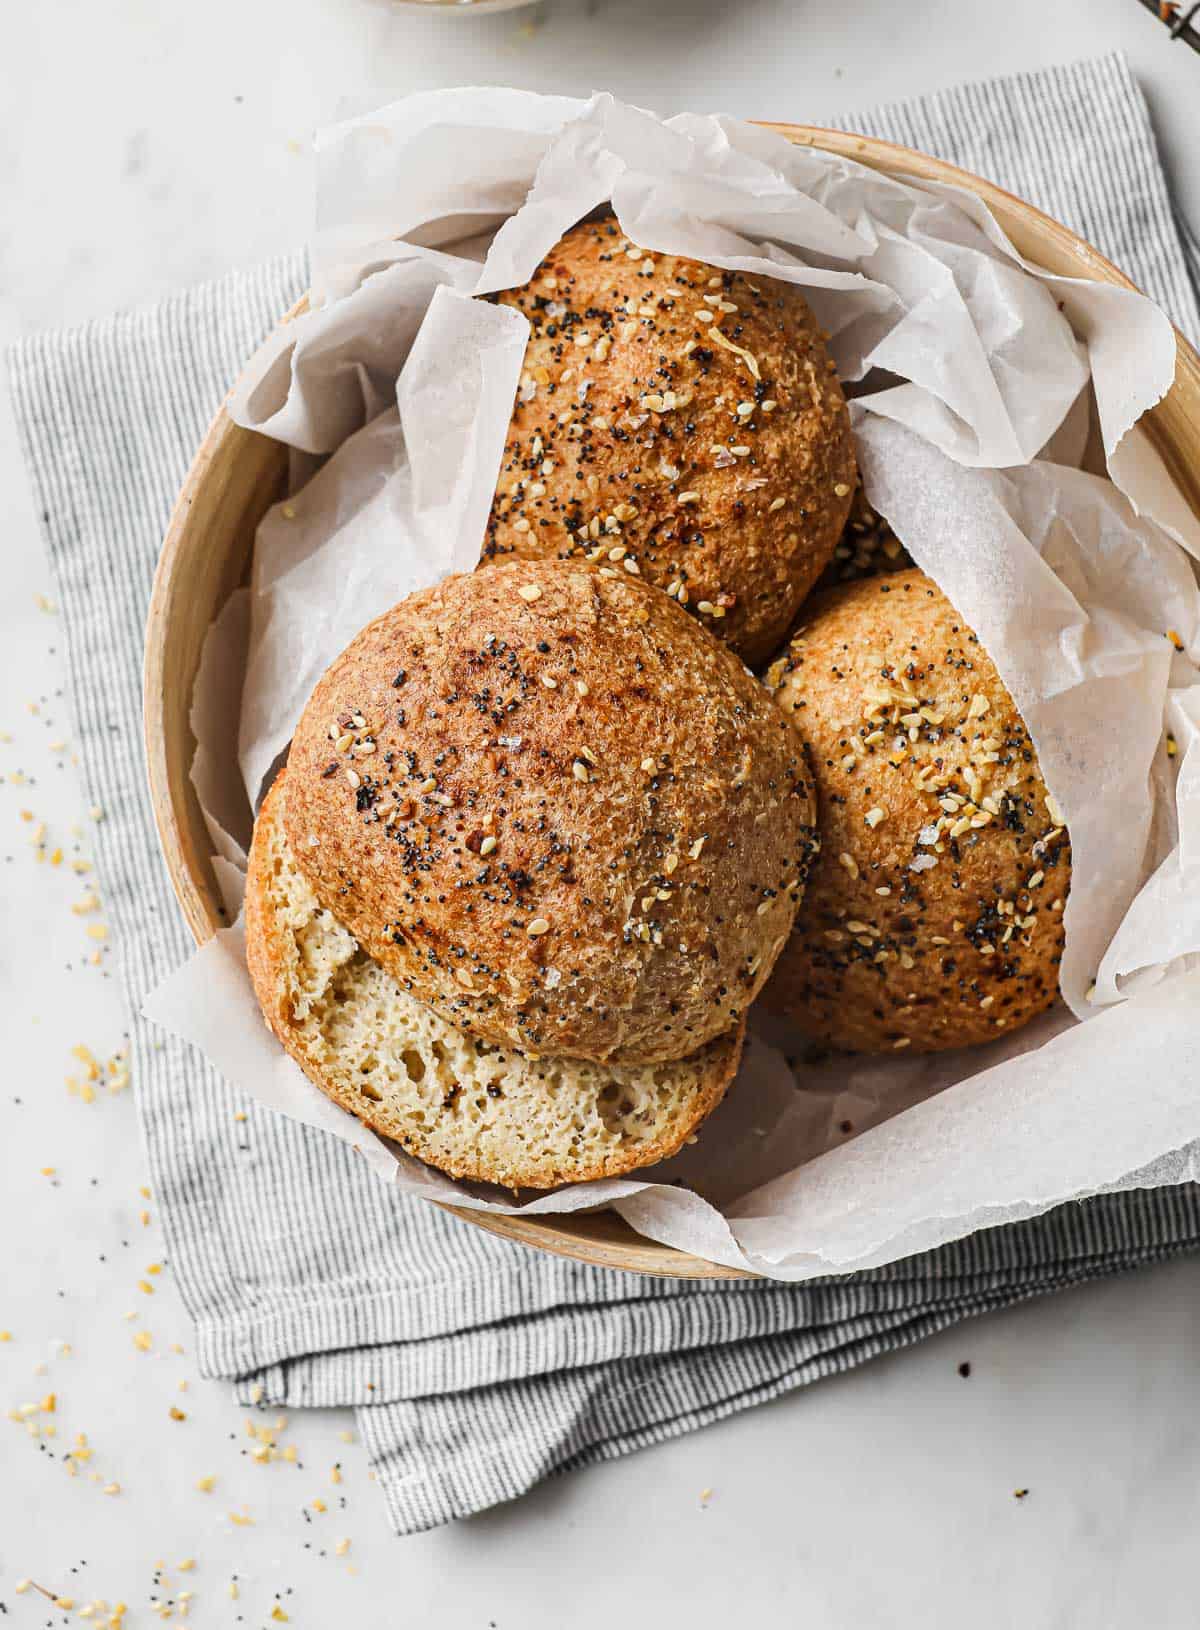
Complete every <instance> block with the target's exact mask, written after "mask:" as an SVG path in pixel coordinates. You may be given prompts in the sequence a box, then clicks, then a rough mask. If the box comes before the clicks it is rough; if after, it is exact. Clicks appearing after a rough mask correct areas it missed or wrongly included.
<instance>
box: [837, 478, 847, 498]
mask: <svg viewBox="0 0 1200 1630" xmlns="http://www.w3.org/2000/svg"><path fill="white" fill-rule="evenodd" d="M833 495H834V497H835V498H848V497H849V496H850V488H849V487H848V486H847V485H846V483H845V482H844V481H835V482H834V485H833Z"/></svg>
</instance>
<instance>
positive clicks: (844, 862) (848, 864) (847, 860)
mask: <svg viewBox="0 0 1200 1630" xmlns="http://www.w3.org/2000/svg"><path fill="white" fill-rule="evenodd" d="M838 865H839V866H841V867H842V868H843V870H844V871H847V872H849V874H850V876H851V877H857V876H858V862H857V861H856V860H855V858H854V856H853V855H848V854H846V853H845V851H844V850H843V852H842V853H841V854H840V855H839V856H838Z"/></svg>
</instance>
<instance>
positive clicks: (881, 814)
mask: <svg viewBox="0 0 1200 1630" xmlns="http://www.w3.org/2000/svg"><path fill="white" fill-rule="evenodd" d="M863 819H864V820H865V821H866V823H867V825H868V826H869V827H872V828H874V827H876V826H878V825H879V823H880V821H883V820H886V819H887V811H886V810H883V809H880V807H879V805H878V804H876V805H875V807H874V808H873V809H869V810H868V811H867V813H866V814H865V815H864V816H863Z"/></svg>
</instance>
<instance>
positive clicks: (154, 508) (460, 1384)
mask: <svg viewBox="0 0 1200 1630" xmlns="http://www.w3.org/2000/svg"><path fill="white" fill-rule="evenodd" d="M795 111H796V112H797V113H798V114H799V115H800V116H801V117H802V116H803V111H804V110H803V109H802V108H801V109H797V110H795ZM843 123H844V126H845V127H847V128H857V129H860V130H864V131H866V132H869V133H871V134H874V135H879V136H883V137H885V138H887V139H889V140H892V141H898V142H903V143H906V144H908V145H911V146H914V147H920V148H924V149H925V150H926V151H929V152H933V153H937V154H940V155H942V156H945V157H947V158H950V159H953V160H955V161H957V162H959V163H961V164H964V165H965V166H967V167H968V168H970V169H973V170H976V171H978V172H980V173H981V174H983V175H986V176H988V177H990V178H992V179H994V180H996V181H999V182H1001V183H1002V184H1004V185H1006V186H1008V187H1010V188H1011V189H1012V190H1013V191H1015V192H1018V193H1021V194H1023V195H1024V196H1026V197H1028V198H1030V199H1032V200H1034V201H1035V202H1037V203H1039V204H1040V205H1042V207H1043V208H1045V209H1047V210H1048V211H1049V212H1050V213H1052V214H1054V215H1056V216H1058V217H1059V218H1060V219H1062V220H1064V221H1066V222H1067V223H1068V224H1069V225H1071V226H1073V227H1075V228H1076V229H1077V230H1078V231H1080V232H1081V233H1082V234H1083V235H1084V236H1085V237H1087V238H1089V239H1090V240H1091V241H1092V242H1094V243H1096V244H1097V245H1098V246H1099V247H1100V248H1101V249H1103V250H1104V251H1105V252H1106V253H1107V254H1108V255H1110V256H1111V258H1112V259H1114V260H1115V261H1116V262H1117V263H1118V264H1120V265H1121V266H1123V267H1124V268H1126V269H1127V270H1128V271H1129V273H1130V274H1131V275H1132V276H1133V277H1134V279H1135V280H1136V281H1137V282H1138V283H1139V284H1140V285H1141V286H1142V287H1143V288H1144V289H1146V290H1147V291H1148V292H1149V293H1150V294H1152V295H1153V296H1154V297H1155V298H1156V299H1158V300H1159V301H1160V302H1161V303H1162V304H1163V305H1164V306H1165V307H1166V308H1167V310H1168V311H1170V313H1171V314H1172V316H1173V317H1174V318H1175V320H1176V322H1177V323H1178V324H1179V326H1180V327H1181V328H1182V329H1183V330H1184V331H1185V332H1186V333H1188V334H1189V335H1190V336H1192V337H1197V336H1200V311H1198V307H1197V298H1196V288H1195V284H1194V281H1192V280H1191V279H1190V278H1189V271H1188V266H1189V261H1188V253H1187V251H1186V250H1185V248H1184V245H1183V242H1182V240H1181V236H1180V232H1179V230H1178V229H1177V226H1176V223H1175V221H1174V220H1173V218H1172V213H1171V204H1170V200H1169V198H1168V195H1167V191H1166V187H1165V184H1164V181H1163V176H1162V172H1161V170H1160V167H1159V163H1158V159H1157V156H1156V152H1155V147H1154V140H1153V136H1152V133H1151V129H1150V125H1149V121H1148V117H1147V113H1146V108H1145V105H1144V103H1143V100H1142V97H1141V95H1140V93H1139V91H1138V89H1137V87H1136V86H1135V85H1134V83H1133V82H1132V80H1131V78H1130V76H1129V73H1128V71H1127V69H1126V67H1125V65H1124V63H1123V62H1122V61H1121V60H1120V59H1118V58H1107V59H1104V60H1101V61H1098V62H1091V63H1084V64H1080V65H1076V66H1072V67H1066V68H1062V69H1057V70H1053V71H1051V72H1048V73H1041V74H1037V75H1030V76H1022V77H1019V78H1016V79H1011V80H1006V81H1003V82H999V83H995V84H990V85H982V86H976V87H972V88H969V89H966V90H960V91H954V92H950V93H946V94H942V95H938V96H935V97H931V98H928V99H927V100H925V101H922V102H920V103H915V104H907V105H905V106H896V107H888V108H884V109H881V110H879V111H878V112H876V113H873V114H869V115H863V116H856V117H853V118H849V119H847V120H845V121H843ZM1192 256H1193V258H1192V262H1191V264H1192V266H1193V269H1194V268H1195V267H1196V266H1197V265H1198V264H1200V255H1197V254H1196V251H1195V248H1194V245H1193V246H1192ZM303 286H304V261H303V258H302V257H301V256H299V255H297V256H293V257H291V258H287V259H283V260H279V261H276V262H273V263H272V264H270V265H267V266H261V267H258V268H255V269H252V270H250V271H246V272H237V273H234V274H232V275H230V276H229V277H226V278H224V279H222V280H221V281H219V282H217V283H212V284H209V285H206V286H204V287H202V288H198V289H194V290H191V291H188V292H187V293H184V294H180V295H178V296H176V297H174V298H173V299H171V300H168V301H166V302H165V303H164V304H162V305H159V306H156V307H154V308H152V309H150V310H146V311H141V312H135V313H131V314H125V315H122V316H117V317H113V318H110V319H108V320H106V321H103V322H99V323H94V324H91V325H89V326H88V327H87V328H85V329H82V330H79V331H76V332H72V333H65V334H46V335H41V336H37V337H35V338H33V339H31V340H29V341H27V342H26V343H24V344H22V345H21V346H19V347H18V348H17V349H16V351H15V352H14V353H13V355H12V358H11V369H12V384H13V391H14V396H15V402H16V410H17V417H18V421H19V423H20V426H21V430H22V435H23V439H24V445H25V450H26V454H27V458H28V463H29V469H30V473H31V477H32V480H33V483H34V486H35V489H36V492H37V498H38V507H39V509H40V511H41V512H42V516H43V521H44V528H45V534H46V538H47V541H48V544H49V548H50V552H51V555H52V558H53V561H54V564H55V567H56V570H57V573H58V579H59V586H60V593H61V598H62V604H63V610H64V615H65V618H66V622H67V627H68V631H69V635H70V662H71V678H72V691H73V696H74V705H75V711H76V716H77V721H78V739H79V741H80V743H81V748H82V755H83V760H84V763H85V765H86V769H87V775H88V780H89V786H90V794H91V796H92V797H94V798H95V799H96V801H97V802H99V803H102V804H103V805H104V807H105V809H106V811H107V814H108V819H107V820H106V821H105V822H104V824H103V825H102V826H101V827H100V828H99V829H98V850H99V853H98V864H99V868H100V873H101V880H102V884H103V887H104V890H105V894H106V898H107V900H108V902H109V906H110V914H111V920H112V923H113V926H114V930H115V934H116V940H117V946H118V951H119V955H120V957H121V961H122V966H123V973H124V979H125V985H126V989H127V992H128V996H129V1001H130V1025H131V1030H132V1035H133V1045H134V1051H135V1077H136V1089H137V1094H138V1101H139V1105H140V1109H141V1114H142V1117H143V1121H144V1125H145V1130H146V1138H147V1144H148V1148H149V1152H150V1160H151V1166H152V1176H153V1181H154V1185H155V1189H156V1193H157V1196H158V1200H159V1206H160V1209H161V1212H162V1215H163V1219H164V1223H165V1226H166V1229H167V1235H168V1246H169V1250H170V1255H171V1259H172V1261H173V1264H174V1268H175V1272H176V1274H177V1276H178V1280H179V1284H180V1288H181V1290H182V1293H183V1296H184V1298H185V1301H186V1303H187V1306H188V1309H189V1311H190V1313H191V1315H192V1317H193V1319H194V1321H195V1324H196V1332H197V1342H196V1345H197V1350H198V1355H199V1360H200V1363H201V1366H202V1368H203V1370H204V1372H205V1373H206V1374H208V1375H211V1376H225V1377H229V1378H230V1379H232V1380H234V1381H236V1382H237V1383H238V1387H239V1390H240V1391H241V1392H242V1393H243V1394H244V1395H245V1397H246V1399H247V1400H248V1401H249V1400H251V1399H257V1400H260V1401H262V1402H263V1403H264V1404H265V1405H272V1406H276V1405H290V1406H303V1405H306V1404H307V1405H320V1404H354V1405H356V1406H357V1407H358V1410H359V1418H360V1423H361V1430H362V1434H363V1437H364V1439H365V1441H366V1443H367V1445H368V1449H369V1453H370V1456H371V1459H372V1462H373V1466H374V1469H375V1471H376V1474H377V1477H378V1480H379V1482H380V1484H381V1486H382V1488H383V1491H384V1493H385V1496H386V1498H387V1501H388V1506H389V1510H390V1513H391V1517H392V1521H393V1522H394V1524H395V1526H396V1528H397V1529H398V1530H399V1531H401V1532H412V1531H415V1530H417V1529H420V1528H424V1527H429V1526H432V1525H435V1524H437V1523H440V1522H445V1521H447V1520H448V1519H450V1518H452V1517H456V1516H462V1515H465V1514H467V1513H470V1512H473V1511H478V1510H480V1509H482V1508H484V1507H486V1506H488V1505H491V1504H493V1503H495V1502H497V1501H500V1500H505V1499H511V1498H512V1497H513V1496H515V1495H517V1494H519V1493H521V1492H522V1491H523V1490H525V1489H527V1488H529V1487H530V1486H531V1485H532V1484H533V1483H535V1482H536V1481H537V1480H538V1479H539V1478H541V1477H544V1476H546V1475H547V1474H549V1473H550V1472H554V1471H563V1470H567V1469H570V1468H572V1467H577V1466H582V1465H585V1464H587V1463H589V1462H594V1461H597V1460H603V1459H608V1458H611V1457H613V1456H616V1455H620V1454H624V1453H627V1452H628V1451H630V1450H632V1449H636V1448H639V1447H642V1446H644V1445H646V1444H651V1443H655V1442H659V1441H662V1440H663V1439H665V1438H668V1437H671V1436H674V1435H676V1434H678V1433H681V1432H685V1431H690V1430H692V1429H693V1428H695V1427H698V1426H701V1425H703V1424H705V1423H706V1422H708V1421H713V1420H717V1419H719V1418H720V1417H722V1416H724V1415H728V1414H730V1413H732V1412H734V1411H736V1410H739V1409H744V1408H746V1407H748V1406H749V1405H751V1404H754V1403H758V1402H761V1401H763V1400H765V1399H768V1398H771V1397H774V1396H776V1395H777V1394H779V1393H781V1392H783V1391H785V1390H787V1389H789V1388H792V1387H796V1386H801V1385H803V1384H805V1383H806V1382H809V1381H813V1380H816V1379H818V1378H819V1377H821V1376H824V1375H829V1374H831V1373H834V1372H836V1371H838V1370H843V1369H847V1368H849V1367H850V1366H852V1365H856V1364H860V1363H862V1362H863V1361H864V1360H866V1359H868V1358H872V1357H874V1356H876V1355H877V1354H879V1353H882V1352H886V1351H890V1350H893V1349H896V1348H898V1347H902V1346H905V1345H907V1344H909V1343H911V1342H915V1341H919V1340H921V1339H922V1338H923V1337H925V1336H927V1335H929V1334H931V1333H932V1332H934V1331H936V1330H940V1329H942V1328H944V1327H946V1326H947V1325H950V1324H953V1323H954V1322H956V1321H957V1320H960V1319H963V1318H966V1317H968V1316H970V1315H972V1314H975V1313H981V1312H985V1311H987V1310H989V1309H991V1308H994V1307H1000V1306H1004V1305H1006V1304H1009V1303H1012V1302H1015V1301H1019V1300H1022V1299H1024V1298H1028V1297H1031V1296H1036V1295H1042V1294H1045V1293H1047V1292H1049V1291H1053V1290H1058V1289H1060V1288H1063V1287H1065V1286H1068V1285H1072V1284H1077V1283H1080V1282H1082V1281H1084V1280H1087V1279H1090V1278H1094V1277H1097V1276H1100V1275H1103V1274H1110V1273H1116V1272H1121V1271H1124V1270H1126V1269H1129V1268H1132V1267H1136V1266H1137V1265H1139V1264H1142V1263H1147V1262H1152V1261H1158V1260H1161V1259H1163V1258H1166V1257H1169V1256H1171V1255H1173V1254H1176V1253H1178V1252H1181V1251H1184V1250H1190V1249H1193V1248H1195V1247H1196V1246H1197V1245H1198V1244H1200V1198H1198V1196H1197V1191H1196V1190H1195V1189H1194V1188H1191V1187H1187V1188H1178V1189H1169V1190H1156V1191H1148V1192H1145V1193H1134V1194H1125V1195H1117V1196H1111V1197H1108V1198H1105V1199H1102V1200H1097V1201H1093V1202H1090V1203H1088V1204H1085V1205H1080V1206H1071V1207H1064V1208H1063V1209H1062V1210H1060V1211H1058V1212H1055V1213H1053V1214H1052V1215H1050V1216H1048V1217H1043V1218H1040V1219H1037V1220H1036V1221H1033V1222H1029V1223H1026V1224H1023V1225H1020V1226H1017V1227H1013V1228H1009V1229H1004V1230H995V1231H991V1232H984V1233H980V1234H977V1235H975V1236H973V1237H972V1238H970V1239H967V1240H962V1241H960V1242H958V1243H957V1244H955V1245H952V1246H949V1247H947V1248H945V1249H944V1250H940V1251H938V1252H936V1253H934V1254H930V1255H927V1256H922V1257H917V1258H913V1259H910V1260H909V1261H906V1262H902V1263H898V1264H894V1265H893V1266H891V1267H889V1268H886V1269H883V1270H880V1271H878V1272H873V1273H869V1274H862V1275H856V1276H853V1277H849V1278H842V1279H837V1280H828V1281H825V1282H823V1283H819V1284H813V1285H807V1286H790V1285H778V1284H755V1283H750V1282H742V1283H733V1284H724V1285H722V1284H715V1285H714V1284H705V1285H691V1284H687V1283H685V1282H681V1281H675V1280H649V1279H639V1278H637V1277H634V1276H630V1275H623V1274H619V1273H613V1272H606V1271H600V1270H597V1269H592V1268H588V1267H584V1266H582V1265H580V1264H577V1263H572V1262H567V1261H563V1260H561V1259H559V1258H556V1257H550V1256H544V1255H540V1254H537V1253H534V1252H530V1251H526V1250H524V1249H522V1248H521V1247H519V1246H515V1245H511V1244H508V1243H506V1242H505V1241H503V1240H500V1239H497V1238H495V1237H494V1236H492V1235H490V1234H486V1233H483V1232H482V1231H479V1230H476V1229H473V1228H469V1227H467V1226H465V1225H463V1224H461V1223H459V1222H457V1221H456V1220H454V1219H452V1218H450V1217H448V1216H446V1215H445V1214H444V1213H443V1212H441V1211H438V1210H436V1209H435V1208H433V1207H431V1206H427V1205H425V1204H423V1203H421V1202H419V1201H414V1200H409V1199H405V1198H402V1197H401V1196H399V1195H397V1194H395V1193H393V1192H392V1191H391V1190H390V1189H389V1188H387V1187H385V1186H384V1185H383V1184H382V1183H380V1182H378V1181H377V1180H375V1179H374V1178H373V1177H372V1176H371V1175H370V1174H369V1173H368V1172H367V1170H366V1169H365V1167H363V1166H362V1165H361V1163H360V1162H359V1161H358V1160H357V1159H356V1157H355V1156H354V1155H353V1154H352V1153H351V1151H350V1150H349V1149H347V1148H346V1147H345V1145H343V1144H341V1143H339V1142H336V1141H333V1140H331V1139H327V1138H325V1137H323V1136H322V1135H321V1134H318V1133H316V1132H313V1131H311V1130H309V1129H308V1128H306V1127H302V1126H299V1125H297V1124H295V1123H292V1122H288V1121H284V1120H282V1119H279V1118H277V1117H274V1116H272V1115H270V1114H268V1113H267V1112H266V1111H264V1110H262V1109H260V1108H259V1107H257V1106H256V1105H254V1104H248V1103H245V1102H243V1101H242V1100H241V1099H239V1098H238V1097H237V1096H235V1094H234V1093H233V1092H232V1090H231V1089H230V1088H229V1087H228V1086H227V1085H226V1084H225V1083H224V1082H223V1081H221V1080H220V1079H219V1078H218V1077H217V1076H216V1075H215V1074H214V1073H213V1072H212V1071H211V1070H210V1069H208V1068H207V1066H206V1065H205V1064H204V1063H203V1061H202V1060H201V1059H199V1058H198V1057H196V1056H195V1055H194V1054H193V1053H192V1052H191V1051H190V1050H189V1049H188V1048H186V1047H184V1046H183V1045H182V1044H181V1043H179V1042H178V1041H176V1040H175V1039H174V1038H170V1037H167V1038H165V1039H164V1038H163V1037H162V1036H160V1035H158V1034H157V1033H154V1034H152V1033H150V1032H149V1031H148V1028H147V1026H146V1025H145V1024H144V1022H143V1021H141V1020H140V1019H139V1018H137V1017H136V1015H137V1012H138V1009H139V1008H140V1005H141V1000H142V997H143V996H144V994H145V993H146V991H147V990H149V988H150V987H151V986H152V985H154V984H155V983H156V982H157V981H158V979H159V978H160V977H161V976H162V975H163V974H164V973H165V972H166V971H167V970H168V969H170V968H172V967H174V966H176V965H177V964H178V963H179V962H181V961H182V960H183V958H184V957H185V956H186V955H187V952H188V950H189V944H188V939H187V935H186V932H185V930H184V927H183V924H182V922H181V920H180V918H179V915H178V913H177V911H176V909H175V904H174V901H173V899H172V896H171V893H170V889H169V886H168V883H167V879H166V875H165V872H164V870H163V867H162V864H161V861H160V859H159V856H158V850H157V845H156V842H155V838H154V832H153V826H152V822H151V817H150V812H149V808H148V805H147V801H146V798H145V794H144V791H143V786H144V775H143V766H142V759H141V750H140V702H139V676H140V654H141V642H142V625H143V620H144V616H145V611H146V604H147V600H148V596H149V589H150V582H151V576H152V573H153V569H154V564H155V558H156V555H157V551H158V544H159V539H160V537H161V535H162V532H163V529H164V527H165V524H166V520H167V516H168V513H169V509H170V505H171V502H172V499H173V497H174V494H175V492H176V491H177V489H178V487H179V484H180V482H181V480H182V477H183V474H184V472H185V470H186V468H187V466H188V463H189V461H190V459H191V456H192V453H193V450H194V449H195V447H196V445H197V443H198V441H199V439H200V437H201V434H202V433H203V430H204V427H205V425H206V423H207V421H208V419H209V417H210V415H211V413H212V412H213V410H214V408H215V407H216V405H217V404H218V403H219V401H220V400H221V398H222V396H223V394H224V392H225V391H226V389H227V388H228V386H229V385H230V383H231V382H232V380H233V378H234V377H235V375H236V373H237V371H238V369H239V367H240V366H241V364H242V362H243V361H244V360H245V358H246V357H247V356H248V355H249V353H250V352H251V351H252V350H253V349H254V347H255V345H256V344H257V343H258V341H259V340H260V339H261V338H262V336H263V335H264V334H265V333H266V332H267V331H268V329H269V328H270V327H271V326H272V325H273V323H274V321H275V320H276V318H277V317H278V315H279V314H280V313H281V312H282V311H283V310H284V309H285V308H286V307H287V306H288V305H289V304H290V303H291V302H292V300H293V299H294V298H295V297H296V295H297V294H298V293H299V291H300V290H301V289H302V288H303ZM238 1112H240V1113H241V1115H242V1116H243V1117H244V1118H241V1119H235V1115H236V1114H237V1113H238Z"/></svg>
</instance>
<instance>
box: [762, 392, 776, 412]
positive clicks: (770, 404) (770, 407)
mask: <svg viewBox="0 0 1200 1630" xmlns="http://www.w3.org/2000/svg"><path fill="white" fill-rule="evenodd" d="M778 406H779V403H778V402H776V401H775V399H774V398H773V397H770V396H768V397H767V399H766V401H765V402H764V403H763V404H762V410H763V412H764V413H774V411H775V409H776V408H777V407H778Z"/></svg>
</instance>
